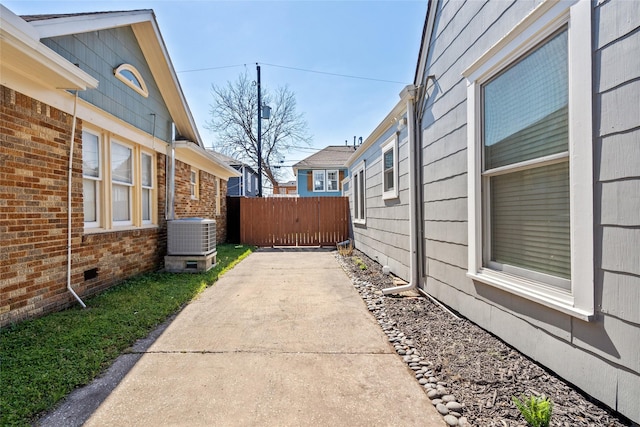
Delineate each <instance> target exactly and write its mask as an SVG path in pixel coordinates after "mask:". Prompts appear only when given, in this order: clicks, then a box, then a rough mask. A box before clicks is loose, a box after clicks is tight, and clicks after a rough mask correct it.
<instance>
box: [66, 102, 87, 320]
mask: <svg viewBox="0 0 640 427" xmlns="http://www.w3.org/2000/svg"><path fill="white" fill-rule="evenodd" d="M77 108H78V91H77V90H76V91H75V99H74V102H73V122H72V124H71V149H70V151H69V173H68V183H67V289H68V290H69V292H71V294H72V295H73V296H74V298H75V299H76V300H77V301H78V302H79V303H80V305H81V306H82V308H87V305H86V304H85V303H84V302H83V301H82V299H80V297H79V296H78V294H76V292H75V291H74V290H73V288H72V287H71V183H72V178H73V149H74V146H75V139H76V118H77V117H76V114H77Z"/></svg>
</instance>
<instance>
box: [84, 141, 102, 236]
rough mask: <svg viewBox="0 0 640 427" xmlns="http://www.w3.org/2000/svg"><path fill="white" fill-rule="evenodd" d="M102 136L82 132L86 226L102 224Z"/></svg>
mask: <svg viewBox="0 0 640 427" xmlns="http://www.w3.org/2000/svg"><path fill="white" fill-rule="evenodd" d="M100 146H101V144H100V137H99V136H98V135H95V134H93V133H90V132H87V131H83V132H82V196H83V199H84V204H83V209H84V226H85V227H99V226H100V185H101V183H102V167H101V161H102V159H101V155H100Z"/></svg>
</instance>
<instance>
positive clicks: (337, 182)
mask: <svg viewBox="0 0 640 427" xmlns="http://www.w3.org/2000/svg"><path fill="white" fill-rule="evenodd" d="M332 172H333V173H335V174H336V179H335V183H336V189H335V190H330V189H329V181H330V180H329V174H330V173H332ZM331 181H334V180H331ZM325 187H326V189H327V192H328V193H338V192H339V191H340V171H338V169H327V172H326V179H325Z"/></svg>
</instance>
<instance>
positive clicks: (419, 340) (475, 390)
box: [337, 250, 632, 427]
mask: <svg viewBox="0 0 640 427" xmlns="http://www.w3.org/2000/svg"><path fill="white" fill-rule="evenodd" d="M337 256H338V257H341V258H342V261H343V266H344V267H345V268H346V269H347V270H348V273H349V274H350V275H351V277H352V279H354V278H357V279H360V280H363V281H366V282H368V283H371V284H373V285H375V286H376V287H377V288H379V289H382V288H386V287H390V286H393V280H392V278H391V277H390V276H388V275H385V274H383V273H382V268H381V266H380V264H378V263H377V262H375V261H373V260H371V259H370V258H368V257H367V256H366V255H364V254H363V253H361V252H359V251H357V250H354V251H353V253H352V254H351V255H350V256H340V255H337ZM357 259H359V260H361V262H359V263H357V262H356V261H357ZM363 263H364V265H366V269H363V268H362V267H361V265H362V264H363ZM358 264H360V266H359V265H358ZM384 309H385V312H386V315H387V317H388V318H390V319H392V320H393V321H394V322H395V327H396V328H397V329H398V330H400V331H401V332H403V333H404V334H405V335H406V336H407V337H409V338H411V339H412V340H413V342H414V347H415V348H416V349H417V350H419V352H420V354H421V355H423V357H424V358H425V359H426V360H428V361H429V362H431V364H432V366H433V371H434V375H437V376H438V377H439V378H440V379H441V380H442V381H445V382H446V383H447V385H448V388H449V390H450V392H451V393H452V394H453V395H454V396H455V397H456V398H457V401H458V402H459V403H461V404H463V405H464V408H463V411H462V413H463V415H464V416H465V417H467V419H468V420H469V422H470V423H471V424H472V425H474V426H483V427H484V426H497V427H512V426H513V427H515V426H523V427H524V426H526V425H527V424H526V422H525V421H524V419H523V418H522V416H521V415H520V412H519V411H518V409H517V408H516V407H515V405H514V404H513V403H512V400H511V398H512V396H516V397H520V396H521V395H525V396H528V395H531V394H535V395H540V394H544V395H546V396H548V397H550V398H551V400H552V401H553V405H554V406H553V416H552V418H551V425H552V426H566V427H578V426H585V427H586V426H608V427H610V426H615V427H622V426H631V425H632V423H631V422H629V421H628V420H626V419H624V418H623V417H621V416H620V415H619V414H616V413H613V412H612V411H610V410H608V409H607V408H605V407H604V406H602V405H599V404H598V403H597V402H594V401H592V400H590V398H589V397H588V396H586V395H585V394H583V393H581V392H580V391H578V390H577V389H575V388H574V387H573V386H572V385H571V384H568V383H566V382H565V381H563V380H562V379H560V378H559V377H557V376H556V375H554V374H553V373H552V372H549V371H547V370H546V369H544V368H543V367H541V366H540V365H538V364H537V363H535V362H534V361H532V360H530V359H529V358H527V357H526V356H524V355H523V354H521V353H520V352H518V351H517V350H516V349H514V348H512V347H510V346H509V345H507V344H506V343H504V342H503V341H501V340H500V339H499V338H497V337H495V336H494V335H492V334H490V333H489V332H487V331H485V330H483V329H482V328H480V327H479V326H477V325H475V324H474V323H472V322H470V321H469V320H467V319H465V318H463V317H462V316H459V315H458V316H459V317H460V319H456V318H455V317H454V316H452V315H451V314H450V313H448V312H447V311H446V310H445V309H443V308H442V307H440V306H438V305H437V304H435V303H433V302H432V301H431V300H430V299H429V298H426V297H423V296H418V297H406V296H399V297H398V296H391V295H389V296H386V297H384Z"/></svg>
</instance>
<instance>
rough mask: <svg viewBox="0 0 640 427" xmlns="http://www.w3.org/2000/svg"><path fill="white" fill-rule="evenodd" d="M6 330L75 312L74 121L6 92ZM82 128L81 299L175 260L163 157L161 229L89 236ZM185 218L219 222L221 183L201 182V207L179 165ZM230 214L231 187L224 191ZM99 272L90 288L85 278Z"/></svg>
mask: <svg viewBox="0 0 640 427" xmlns="http://www.w3.org/2000/svg"><path fill="white" fill-rule="evenodd" d="M0 101H1V102H0V247H1V248H2V250H1V251H0V327H2V326H5V325H7V324H9V323H12V322H16V321H20V320H23V319H25V318H29V317H36V316H40V315H43V314H46V313H49V312H52V311H56V310H60V309H63V308H66V307H69V306H71V305H73V304H74V303H75V299H74V298H73V296H72V295H71V294H70V292H68V290H67V289H66V285H67V191H68V190H67V170H68V162H69V139H70V138H71V124H72V116H71V115H69V114H66V113H64V112H62V111H59V110H57V109H55V108H53V107H50V106H48V105H46V104H43V103H41V102H39V101H37V100H35V99H32V98H30V97H27V96H25V95H23V94H20V93H18V92H16V91H14V90H12V89H9V88H6V87H4V86H0ZM81 156H82V121H81V120H78V121H77V124H76V134H75V148H74V160H73V167H72V173H73V180H72V203H71V206H72V233H71V239H72V244H71V247H72V264H71V265H72V268H71V286H72V287H73V289H74V290H75V291H76V293H77V294H78V295H80V297H81V298H83V299H84V298H86V297H88V296H90V295H93V294H96V293H98V292H100V291H102V290H104V289H107V288H108V287H111V286H113V285H115V284H117V283H119V282H120V281H122V280H123V279H126V278H128V277H131V276H134V275H137V274H140V273H144V272H148V271H153V270H157V269H159V268H161V267H162V260H163V257H164V255H165V253H166V241H167V236H166V220H165V199H166V197H165V194H166V186H165V181H166V179H165V162H166V157H165V156H164V155H162V154H159V153H158V154H157V156H156V158H157V165H156V166H157V171H158V179H157V181H156V182H158V188H157V200H158V222H159V224H158V227H151V228H140V229H132V230H126V231H111V232H98V233H87V234H85V233H84V222H83V221H84V218H83V199H82V158H81ZM176 169H177V173H176V190H177V191H176V193H177V194H176V200H175V205H176V213H178V212H179V214H177V217H178V218H179V217H191V216H204V217H208V218H214V219H216V220H217V228H218V230H217V232H218V242H224V240H225V236H226V214H222V215H218V216H216V215H215V202H216V195H215V192H214V191H213V190H212V189H213V188H215V185H213V183H214V178H213V176H212V175H210V174H208V173H206V172H201V173H200V180H201V181H200V182H201V197H200V199H199V200H191V196H190V193H189V188H190V187H189V174H190V170H191V169H190V167H189V166H188V165H186V164H184V163H181V162H176ZM221 184H222V185H221V189H220V190H221V191H222V194H221V197H220V200H221V202H222V204H223V205H222V206H221V209H222V212H226V202H225V200H226V197H225V196H226V182H224V181H221ZM92 269H97V270H96V271H97V275H96V277H94V278H88V279H87V280H85V271H88V270H92Z"/></svg>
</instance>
